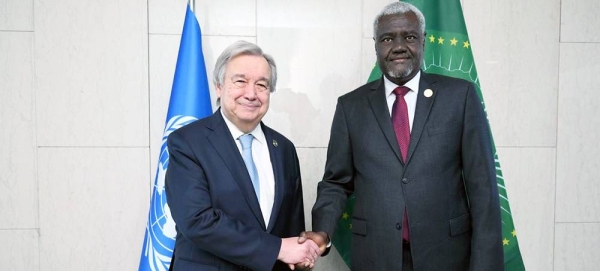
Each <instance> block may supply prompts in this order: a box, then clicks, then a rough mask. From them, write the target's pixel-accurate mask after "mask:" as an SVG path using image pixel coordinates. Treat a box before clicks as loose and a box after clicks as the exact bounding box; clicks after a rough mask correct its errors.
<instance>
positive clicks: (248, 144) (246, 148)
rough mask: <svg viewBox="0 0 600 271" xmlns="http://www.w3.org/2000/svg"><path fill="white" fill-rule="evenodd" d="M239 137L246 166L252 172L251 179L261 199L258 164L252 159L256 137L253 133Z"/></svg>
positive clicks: (257, 195)
mask: <svg viewBox="0 0 600 271" xmlns="http://www.w3.org/2000/svg"><path fill="white" fill-rule="evenodd" d="M239 139H240V142H241V143H242V158H244V164H246V168H247V169H248V173H249V174H250V179H252V186H254V192H255V193H256V197H257V198H258V199H259V201H260V183H259V182H258V171H256V165H254V160H253V159H252V140H253V139H254V136H253V135H251V134H246V135H242V136H240V137H239Z"/></svg>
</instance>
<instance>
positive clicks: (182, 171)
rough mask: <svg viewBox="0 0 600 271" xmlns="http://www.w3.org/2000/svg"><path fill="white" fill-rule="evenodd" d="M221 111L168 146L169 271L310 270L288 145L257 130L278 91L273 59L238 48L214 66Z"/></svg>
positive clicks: (312, 248) (310, 251) (310, 250)
mask: <svg viewBox="0 0 600 271" xmlns="http://www.w3.org/2000/svg"><path fill="white" fill-rule="evenodd" d="M214 74H215V77H214V83H215V87H216V94H217V96H218V103H219V104H220V105H221V107H220V108H219V109H218V110H217V111H216V112H215V113H214V114H213V115H212V116H210V117H207V118H205V119H202V120H199V121H196V122H194V123H191V124H189V125H187V126H185V127H182V128H180V129H179V130H177V131H175V132H173V133H172V134H171V135H170V136H169V138H168V148H169V166H168V169H167V173H166V181H165V182H166V183H165V186H166V187H165V190H166V193H167V199H168V204H169V206H170V209H171V215H172V217H173V220H174V221H175V223H176V224H177V238H176V244H175V249H174V255H173V259H172V263H171V270H175V271H190V270H202V271H205V270H290V268H292V267H294V264H298V263H306V264H309V265H311V266H312V264H313V263H314V261H315V260H316V258H317V257H318V252H319V251H318V250H319V248H318V246H317V245H316V244H315V243H314V242H311V243H304V244H299V243H298V242H297V237H294V236H297V235H298V234H299V233H300V232H302V231H303V230H304V208H303V201H302V182H301V178H300V167H299V164H298V157H297V154H296V150H295V147H294V145H293V144H292V142H290V141H289V140H288V139H287V138H285V137H284V136H283V135H281V134H279V133H277V132H276V131H274V130H273V129H271V128H269V127H267V126H266V125H265V124H263V123H262V122H261V119H262V117H263V116H264V115H265V113H266V112H267V110H268V108H269V98H270V93H271V92H273V91H274V90H275V84H276V81H277V70H276V66H275V62H274V61H273V59H272V58H271V57H270V56H269V55H267V54H264V53H263V52H262V50H261V49H260V47H258V46H256V45H255V44H252V43H248V42H243V41H239V42H236V43H234V44H233V45H231V46H229V47H228V48H227V49H225V51H224V52H223V53H222V54H221V56H219V58H218V59H217V63H216V65H215V71H214Z"/></svg>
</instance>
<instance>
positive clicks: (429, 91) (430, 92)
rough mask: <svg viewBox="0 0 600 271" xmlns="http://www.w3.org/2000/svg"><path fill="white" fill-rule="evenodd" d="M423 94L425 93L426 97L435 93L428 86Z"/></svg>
mask: <svg viewBox="0 0 600 271" xmlns="http://www.w3.org/2000/svg"><path fill="white" fill-rule="evenodd" d="M423 95H425V97H427V98H429V97H431V96H432V95H433V90H431V89H429V88H428V89H426V90H425V92H423Z"/></svg>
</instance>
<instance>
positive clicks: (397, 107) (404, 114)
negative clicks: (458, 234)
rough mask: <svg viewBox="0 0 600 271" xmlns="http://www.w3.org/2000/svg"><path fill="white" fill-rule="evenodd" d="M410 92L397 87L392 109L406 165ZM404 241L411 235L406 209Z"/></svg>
mask: <svg viewBox="0 0 600 271" xmlns="http://www.w3.org/2000/svg"><path fill="white" fill-rule="evenodd" d="M409 91H410V88H407V87H405V86H401V87H397V88H395V89H394V94H396V101H394V106H393V107H392V124H393V125H394V131H395V132H396V140H397V141H398V146H399V147H400V154H401V155H402V161H404V164H405V165H406V158H407V157H408V145H409V144H410V124H409V122H408V106H407V105H406V101H405V100H404V95H406V93H408V92H409ZM402 239H404V240H406V241H410V233H409V231H408V212H407V211H406V207H405V208H404V220H403V221H402Z"/></svg>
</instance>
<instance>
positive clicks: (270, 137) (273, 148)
mask: <svg viewBox="0 0 600 271" xmlns="http://www.w3.org/2000/svg"><path fill="white" fill-rule="evenodd" d="M261 127H262V129H263V133H264V134H265V139H266V141H267V142H266V144H267V146H268V147H269V156H270V158H271V165H272V166H273V177H274V179H275V199H274V200H273V209H272V211H271V218H270V219H269V225H267V232H271V231H272V230H273V227H274V226H275V222H276V221H277V214H279V209H280V208H281V202H282V201H283V194H284V191H285V180H284V177H283V176H284V174H283V164H282V161H283V159H284V157H282V154H281V151H280V148H279V147H278V146H279V143H276V142H277V139H276V138H275V137H274V134H273V133H272V130H271V128H269V127H267V126H266V125H264V124H262V122H261Z"/></svg>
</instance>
